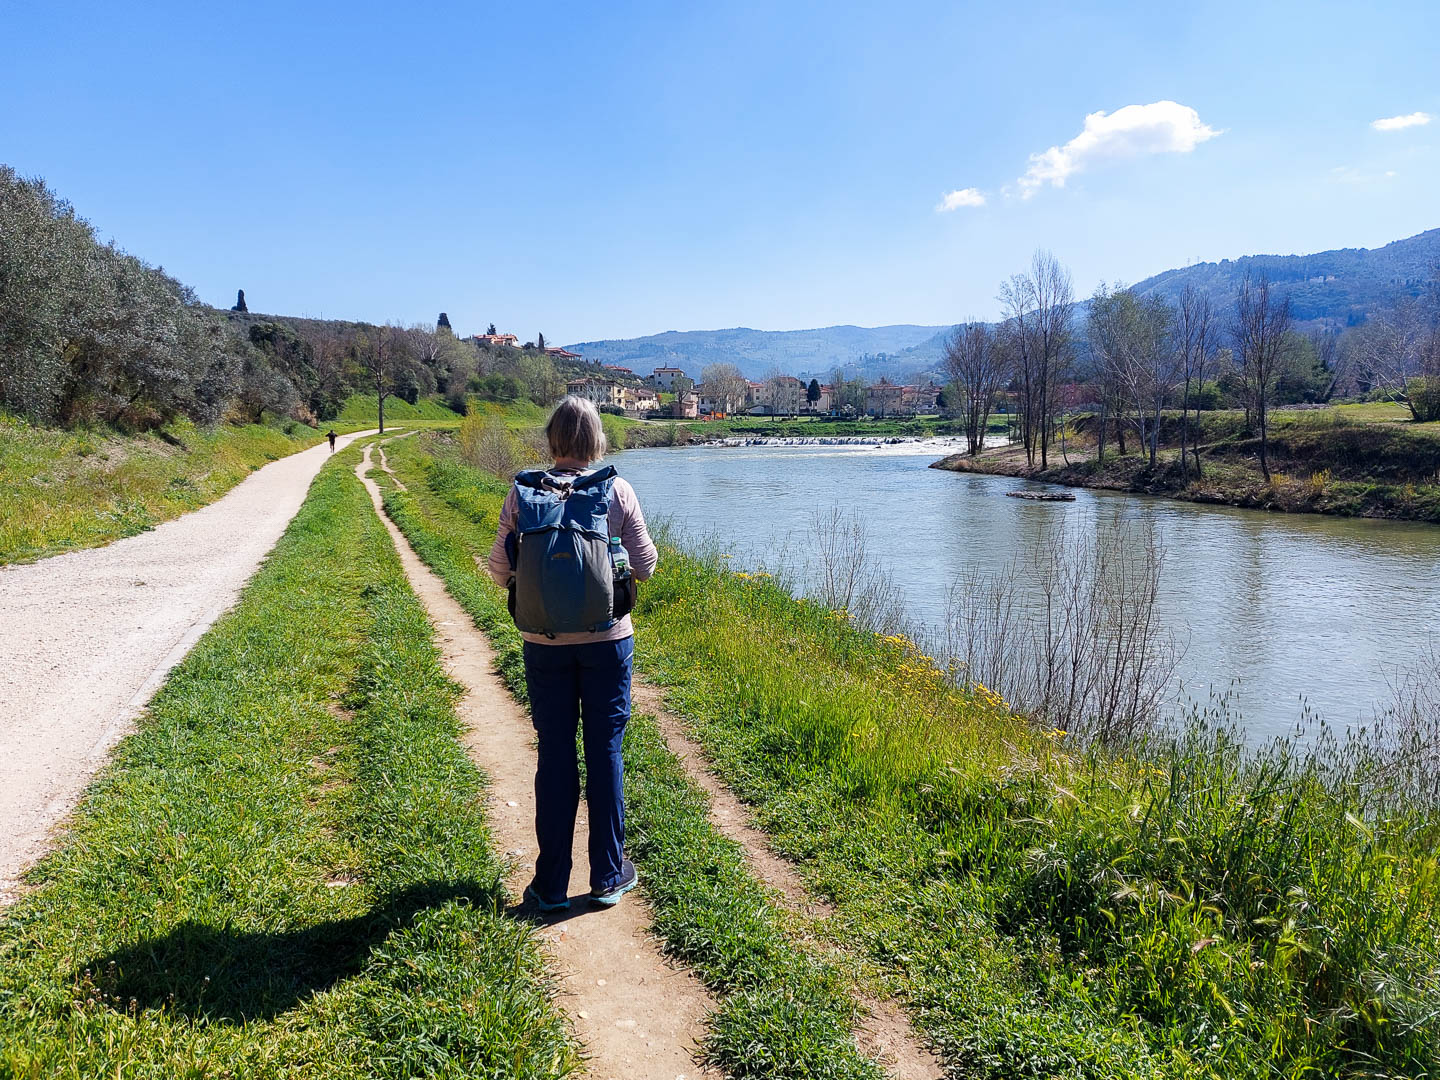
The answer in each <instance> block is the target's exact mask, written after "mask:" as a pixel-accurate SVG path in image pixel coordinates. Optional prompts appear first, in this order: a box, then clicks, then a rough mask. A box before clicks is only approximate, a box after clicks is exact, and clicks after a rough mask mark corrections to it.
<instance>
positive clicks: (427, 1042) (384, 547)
mask: <svg viewBox="0 0 1440 1080" xmlns="http://www.w3.org/2000/svg"><path fill="white" fill-rule="evenodd" d="M356 460H357V454H356V452H355V451H353V450H351V451H347V452H344V453H342V454H340V455H337V457H336V459H335V460H334V461H332V462H330V463H329V464H328V465H327V466H326V467H325V468H324V469H323V470H322V471H321V473H320V475H319V477H318V478H317V480H316V481H315V483H314V485H313V487H312V489H311V493H310V496H309V498H308V499H307V501H306V503H305V505H304V506H303V507H302V509H301V511H300V513H299V514H298V516H297V517H296V518H295V520H294V521H293V522H292V524H291V526H290V528H289V529H288V530H287V532H286V534H285V536H284V537H283V539H282V540H281V541H280V543H279V545H278V546H277V548H276V550H275V552H274V553H273V554H272V555H271V557H270V558H269V560H268V561H267V562H266V563H265V565H264V566H263V567H262V569H261V571H260V572H259V574H258V575H257V576H256V578H255V579H254V580H253V581H252V582H251V584H250V585H249V586H248V587H247V589H246V590H245V592H244V594H243V595H242V598H241V600H240V603H239V604H238V606H237V607H236V609H235V610H234V611H233V612H231V613H230V614H229V615H227V616H225V617H224V618H223V619H222V620H221V621H220V622H219V623H217V624H216V625H215V626H214V627H213V628H212V629H211V630H210V631H209V632H208V633H207V634H206V635H205V636H204V637H203V638H202V639H201V641H200V642H199V644H198V645H197V646H196V647H195V649H194V650H193V651H192V652H191V654H190V655H189V656H188V657H187V658H186V660H185V661H184V662H183V663H182V664H181V665H180V666H179V667H178V668H177V669H176V670H175V671H174V672H173V673H172V675H171V677H170V678H169V680H168V681H167V683H166V684H165V686H164V688H163V689H162V690H161V691H160V693H159V694H158V695H157V697H156V698H155V700H154V701H153V702H152V705H151V708H150V710H149V712H148V714H147V715H146V716H145V718H144V719H143V720H142V722H141V725H140V729H139V731H138V733H137V734H135V735H133V736H131V737H130V738H128V739H127V740H125V741H124V742H123V743H122V744H121V745H120V747H119V748H118V750H117V752H116V755H115V758H114V760H113V761H112V763H111V764H110V765H109V766H107V767H106V769H105V770H104V771H103V772H102V774H101V776H100V778H99V780H98V781H97V782H96V784H95V785H94V786H93V788H92V789H91V791H90V792H89V793H88V795H87V796H86V798H85V800H84V802H83V804H82V806H81V808H80V809H79V811H78V812H77V814H76V816H75V818H74V820H73V824H72V826H71V827H70V829H69V830H68V832H67V833H66V834H65V836H64V837H63V843H62V846H61V847H60V849H59V850H58V851H57V852H55V853H54V854H53V855H51V856H50V857H48V858H47V859H45V860H44V861H43V862H42V863H41V864H40V865H39V866H38V867H37V868H36V869H35V870H34V871H33V872H32V874H31V875H30V880H31V882H32V883H33V885H34V886H35V888H34V891H32V892H30V893H29V894H28V895H26V896H25V897H23V898H22V899H21V900H20V901H18V902H17V903H16V904H15V905H14V906H13V907H11V908H9V909H8V910H6V911H5V912H4V914H3V916H0V1076H5V1077H16V1078H20V1077H26V1078H29V1077H35V1078H39V1077H47V1078H49V1077H74V1078H77V1080H78V1078H82V1077H83V1078H90V1077H100V1076H105V1077H125V1078H141V1077H145V1078H149V1077H153V1078H156V1080H160V1078H166V1080H168V1078H172V1077H194V1078H199V1077H225V1076H237V1077H238V1076H244V1077H280V1076H284V1077H294V1076H305V1077H316V1078H319V1077H336V1078H341V1077H344V1078H350V1077H357V1076H364V1077H396V1078H409V1077H422V1076H423V1077H457V1078H458V1077H460V1076H488V1077H534V1078H548V1077H555V1076H562V1075H566V1074H568V1073H570V1072H572V1071H574V1070H575V1069H576V1068H577V1067H578V1055H577V1047H576V1045H575V1043H574V1041H573V1038H572V1036H571V1035H570V1033H569V1032H568V1029H567V1026H566V1025H565V1023H564V1022H563V1019H562V1017H561V1015H560V1014H559V1012H558V1010H557V1008H556V1007H555V1004H554V1002H553V1000H552V996H551V990H550V986H549V983H548V982H547V979H546V976H545V973H544V971H543V968H542V961H541V957H540V954H539V951H538V948H537V945H536V942H535V940H534V938H533V936H532V934H531V932H530V931H529V929H528V928H527V927H526V926H525V925H524V924H521V923H517V922H515V921H514V920H512V919H510V918H507V917H506V916H505V914H504V913H503V910H502V907H503V904H504V903H505V897H504V895H503V891H502V887H501V884H500V872H501V868H500V866H499V865H498V863H497V862H496V860H495V859H494V857H493V856H492V855H491V853H490V852H491V848H490V837H489V835H488V833H487V830H486V828H485V824H484V821H483V819H482V814H481V803H480V795H481V790H482V782H483V781H482V778H481V776H480V775H479V773H478V772H477V771H476V769H475V768H474V767H473V765H472V764H471V763H470V761H469V758H468V757H467V755H466V754H465V752H464V750H463V748H462V747H461V745H460V743H459V741H458V727H459V726H458V721H457V719H456V716H455V713H454V708H453V706H454V702H455V699H456V695H457V688H456V687H455V686H454V684H452V683H451V682H450V680H449V679H448V678H447V677H446V676H445V674H444V671H443V669H442V668H441V666H440V663H439V658H438V655H437V652H436V649H435V647H434V645H433V643H432V640H431V630H430V627H429V624H428V623H427V621H426V619H425V614H424V611H423V609H422V608H421V607H420V605H419V602H418V601H417V600H416V599H415V597H414V596H413V594H412V593H411V592H410V591H409V588H408V586H407V584H406V581H405V578H404V575H403V572H402V570H401V568H400V566H399V562H398V560H397V558H396V556H395V554H394V551H393V548H392V547H391V545H390V543H389V538H388V536H387V534H386V533H385V532H384V530H383V527H382V526H381V523H380V522H379V521H378V519H377V518H376V517H375V515H374V512H373V510H372V508H371V507H370V505H369V502H368V498H367V496H366V495H365V492H364V490H363V489H362V487H361V486H360V485H359V483H358V482H357V481H356V480H355V478H354V477H353V475H351V473H350V471H349V470H350V468H351V467H352V466H353V464H354V463H355V461H356Z"/></svg>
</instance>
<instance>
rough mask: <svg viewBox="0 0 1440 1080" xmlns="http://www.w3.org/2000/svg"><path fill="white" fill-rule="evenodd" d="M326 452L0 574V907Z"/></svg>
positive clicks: (252, 563)
mask: <svg viewBox="0 0 1440 1080" xmlns="http://www.w3.org/2000/svg"><path fill="white" fill-rule="evenodd" d="M368 434H371V433H370V432H361V433H358V434H357V435H346V436H342V437H341V438H340V439H339V445H341V446H344V445H345V444H347V443H349V442H350V441H351V440H353V439H355V438H358V437H360V435H368ZM329 456H330V450H329V447H327V446H326V445H325V444H324V443H321V444H320V445H319V446H316V447H312V448H311V449H309V450H304V451H301V452H300V453H298V454H292V455H290V456H289V457H286V458H282V459H280V460H279V461H274V462H271V463H270V464H269V465H266V466H265V467H264V468H262V469H257V470H256V471H255V472H254V473H252V474H251V475H250V476H248V477H246V478H245V480H243V481H241V482H240V483H239V484H237V485H236V486H235V487H234V488H232V489H231V490H230V491H229V492H228V493H227V494H226V495H225V496H224V497H223V498H220V499H218V500H216V501H215V502H213V503H211V504H210V505H209V506H206V507H203V508H202V509H199V510H196V511H194V512H193V513H189V514H186V515H185V516H184V517H180V518H176V519H175V520H173V521H167V522H165V523H164V524H163V525H159V526H157V527H156V528H155V529H153V530H151V531H150V532H146V533H141V534H139V535H138V536H130V537H126V538H125V539H123V540H117V541H115V542H114V543H113V544H110V545H108V546H107V547H102V548H91V549H89V550H87V551H77V552H72V553H70V554H66V555H57V556H55V557H54V558H50V559H44V560H42V561H41V562H38V563H32V564H30V565H28V566H11V567H0V826H3V827H0V904H3V903H6V902H8V901H9V900H11V899H13V898H14V895H15V890H16V887H17V880H16V879H17V878H18V877H19V875H20V873H21V872H22V871H23V870H24V868H25V867H26V866H28V865H29V864H30V863H32V862H34V860H35V859H36V858H37V857H38V856H39V855H40V854H41V853H42V852H43V851H44V850H45V848H46V847H47V845H48V842H49V837H50V832H51V830H52V829H53V828H54V826H55V825H56V823H57V822H59V821H60V820H61V819H62V818H63V817H64V816H65V815H66V814H67V813H68V812H69V811H70V809H71V808H72V807H73V806H74V805H75V802H76V800H77V799H78V798H79V797H80V794H81V793H82V792H83V791H84V789H85V785H86V784H87V783H89V781H90V778H91V777H92V776H93V775H94V774H95V771H96V770H97V769H98V768H99V767H100V765H101V764H102V763H103V762H104V760H105V757H106V755H107V754H108V752H109V750H110V748H111V747H112V746H113V745H114V744H115V742H116V741H117V740H118V739H119V738H120V737H121V736H122V735H124V734H125V733H126V732H127V731H129V730H130V727H131V725H132V723H133V722H134V720H135V717H136V716H137V715H138V714H139V712H140V710H141V709H142V708H143V707H144V705H145V703H146V701H148V700H149V698H150V696H151V694H153V693H154V692H155V689H156V688H157V687H158V686H159V685H160V682H161V680H162V679H164V677H165V675H166V673H167V672H168V671H169V670H170V668H172V667H173V666H174V665H175V664H176V663H178V662H179V661H180V659H181V658H182V657H184V655H185V654H186V652H188V651H189V649H190V647H191V646H192V645H194V644H195V642H196V641H197V640H198V639H199V638H200V635H201V634H203V633H204V632H205V631H206V630H207V629H208V628H209V626H210V624H211V623H213V622H214V621H215V620H216V619H217V618H218V617H219V616H220V615H221V614H222V613H223V612H224V611H225V610H226V609H228V608H229V607H230V606H231V604H233V603H234V602H235V598H236V597H237V596H238V595H239V593H240V590H241V588H242V587H243V586H244V584H245V582H246V581H248V580H249V578H250V576H251V575H252V574H253V573H254V572H255V570H256V568H257V567H259V565H260V562H261V560H262V559H263V558H264V557H265V555H266V554H267V553H268V552H269V551H270V549H271V548H272V547H274V546H275V542H276V541H277V540H279V539H280V535H281V533H283V532H284V531H285V527H286V526H287V525H289V524H290V519H291V518H293V517H294V516H295V512H296V511H297V510H299V509H300V504H301V503H302V502H303V501H304V500H305V494H306V492H307V491H308V490H309V488H310V481H311V480H313V479H314V478H315V474H316V473H317V472H318V471H319V470H320V466H321V465H323V464H324V463H325V461H326V459H327V458H328V457H329Z"/></svg>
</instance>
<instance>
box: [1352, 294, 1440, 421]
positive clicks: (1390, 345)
mask: <svg viewBox="0 0 1440 1080" xmlns="http://www.w3.org/2000/svg"><path fill="white" fill-rule="evenodd" d="M1427 300H1428V301H1429V302H1427ZM1359 353H1360V362H1361V364H1362V365H1363V366H1364V369H1365V375H1366V377H1367V378H1368V379H1369V381H1370V383H1371V385H1372V386H1374V387H1375V388H1376V389H1378V390H1382V391H1383V392H1384V393H1385V394H1386V395H1387V396H1388V397H1389V398H1390V400H1391V401H1394V402H1396V403H1397V404H1401V405H1404V406H1405V407H1406V408H1408V409H1409V410H1410V415H1411V418H1412V419H1415V420H1424V419H1436V417H1433V416H1431V415H1430V395H1429V392H1428V391H1430V385H1431V383H1432V381H1434V380H1440V294H1437V298H1429V297H1407V298H1406V299H1404V300H1401V301H1400V302H1399V303H1396V304H1395V305H1393V306H1392V307H1390V308H1388V309H1386V310H1385V311H1382V312H1380V313H1379V314H1378V315H1376V316H1375V317H1374V318H1372V319H1371V320H1370V322H1369V323H1368V324H1367V325H1366V326H1365V327H1364V328H1363V329H1362V330H1361V332H1360V334H1359Z"/></svg>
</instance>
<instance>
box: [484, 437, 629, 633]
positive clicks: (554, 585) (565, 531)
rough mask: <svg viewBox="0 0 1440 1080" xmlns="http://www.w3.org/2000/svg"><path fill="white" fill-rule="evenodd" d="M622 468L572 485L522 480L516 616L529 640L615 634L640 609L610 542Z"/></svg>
mask: <svg viewBox="0 0 1440 1080" xmlns="http://www.w3.org/2000/svg"><path fill="white" fill-rule="evenodd" d="M614 485H615V467H614V466H613V465H607V466H606V467H605V468H603V469H597V470H595V471H594V472H592V473H588V474H586V475H584V476H579V477H576V478H574V479H573V480H571V479H565V478H560V477H556V476H554V475H552V474H550V473H548V472H544V471H542V470H534V471H531V472H522V473H520V474H519V475H517V476H516V477H515V509H516V514H515V529H514V531H513V532H512V533H511V534H510V536H509V537H508V538H507V543H506V546H507V553H508V554H509V556H510V569H511V571H512V573H511V576H510V599H509V604H510V614H511V616H512V617H513V618H514V620H515V625H516V626H517V627H518V628H519V629H521V630H523V631H526V632H527V633H532V634H544V635H545V636H546V637H554V636H555V635H556V634H568V633H575V632H589V633H595V632H597V631H601V630H608V629H609V628H610V627H611V626H613V625H614V624H615V622H616V621H617V620H618V619H620V618H622V617H623V616H624V615H626V614H627V613H628V612H629V611H630V608H631V606H632V605H633V603H634V582H633V580H631V577H630V573H629V567H628V560H627V559H626V558H625V557H624V551H623V549H622V548H620V545H619V541H618V539H612V538H611V536H610V522H609V516H610V499H611V497H612V494H613V490H614Z"/></svg>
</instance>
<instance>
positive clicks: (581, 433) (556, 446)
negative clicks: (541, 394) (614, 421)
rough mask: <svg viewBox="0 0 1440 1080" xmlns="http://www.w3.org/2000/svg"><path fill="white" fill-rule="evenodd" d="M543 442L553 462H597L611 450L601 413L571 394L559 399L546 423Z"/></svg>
mask: <svg viewBox="0 0 1440 1080" xmlns="http://www.w3.org/2000/svg"><path fill="white" fill-rule="evenodd" d="M545 441H546V442H548V443H549V444H550V453H552V454H554V455H555V458H556V460H559V459H560V458H572V459H574V460H576V461H599V460H600V459H601V458H603V457H604V456H605V453H606V451H607V450H609V449H610V444H609V443H608V442H606V440H605V428H604V426H603V425H602V424H601V423H600V410H599V409H597V408H596V407H595V403H594V402H593V401H591V400H589V399H588V398H582V397H576V396H575V395H574V394H568V395H566V396H565V397H563V398H561V399H560V404H558V405H556V406H555V411H554V412H552V413H551V414H550V419H549V420H547V421H545Z"/></svg>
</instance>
